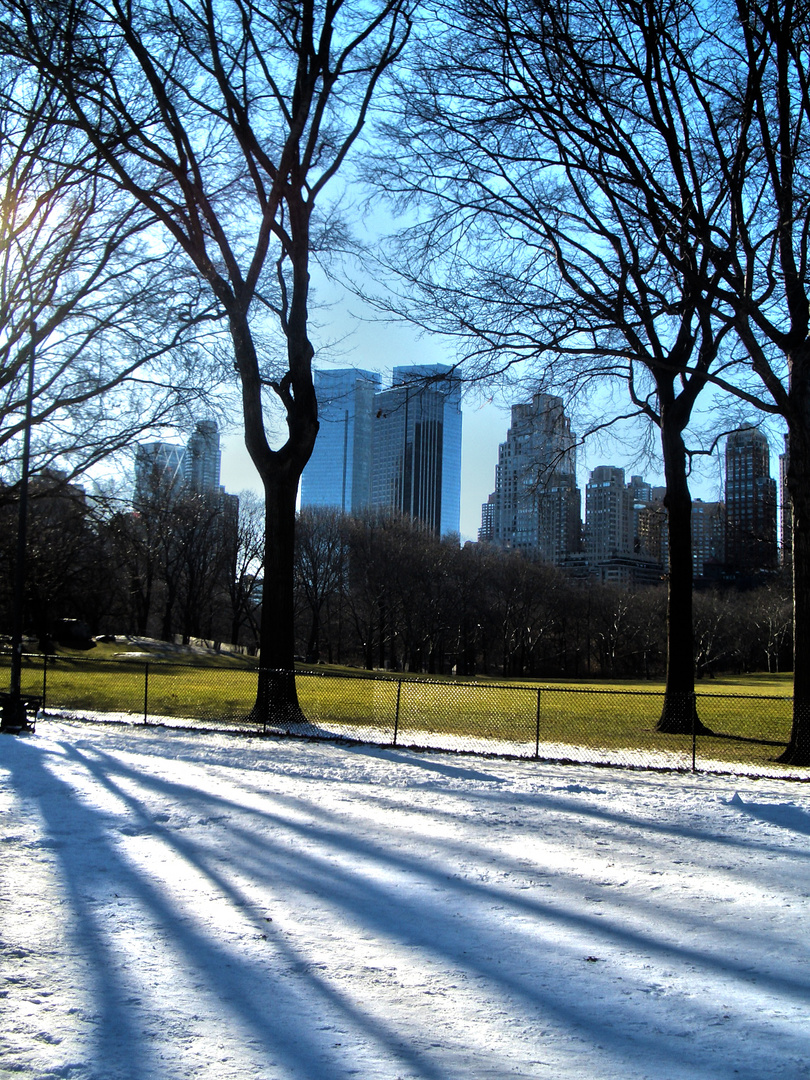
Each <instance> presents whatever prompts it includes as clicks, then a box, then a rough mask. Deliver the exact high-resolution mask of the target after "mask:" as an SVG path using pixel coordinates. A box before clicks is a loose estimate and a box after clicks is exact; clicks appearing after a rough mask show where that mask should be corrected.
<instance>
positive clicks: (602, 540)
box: [585, 465, 634, 563]
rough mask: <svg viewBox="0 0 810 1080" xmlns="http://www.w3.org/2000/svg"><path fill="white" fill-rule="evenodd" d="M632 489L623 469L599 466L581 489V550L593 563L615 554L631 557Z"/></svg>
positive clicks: (632, 540)
mask: <svg viewBox="0 0 810 1080" xmlns="http://www.w3.org/2000/svg"><path fill="white" fill-rule="evenodd" d="M633 507H634V500H633V489H632V487H626V486H625V482H624V469H618V468H616V467H615V466H614V465H599V466H597V468H595V469H594V470H593V472H592V473H591V478H590V480H589V481H588V484H587V486H586V488H585V551H586V552H587V554H588V558H589V560H591V561H592V562H593V563H599V562H603V561H604V560H606V559H609V558H611V557H612V556H616V555H620V556H621V555H632V554H633V547H634V535H633V534H634V530H633V524H634V522H633Z"/></svg>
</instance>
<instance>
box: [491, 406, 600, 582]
mask: <svg viewBox="0 0 810 1080" xmlns="http://www.w3.org/2000/svg"><path fill="white" fill-rule="evenodd" d="M576 441H577V438H576V435H574V434H573V432H572V431H571V424H570V421H569V419H568V417H567V416H566V415H565V409H564V405H563V401H562V398H559V397H554V396H553V395H551V394H542V393H538V394H534V395H533V397H532V400H531V401H530V402H523V403H520V404H518V405H513V406H512V413H511V425H510V427H509V430H508V431H507V434H506V442H503V443H501V445H500V447H499V449H498V464H497V466H496V468H495V490H494V491H493V492H492V494H491V495H490V496H489V499H488V500H487V502H486V503H484V505H483V507H482V509H481V528H480V529H479V532H478V539H479V540H480V541H485V542H487V543H491V544H497V545H498V546H500V547H508V548H514V549H516V550H518V551H525V552H526V553H527V554H532V555H539V556H540V557H541V558H543V559H546V560H547V561H548V562H551V563H554V564H555V565H558V564H560V563H561V562H562V561H563V560H564V559H565V558H566V557H567V556H569V555H571V554H573V553H576V552H578V551H579V550H580V546H581V543H580V532H581V522H580V505H581V497H580V491H579V488H578V487H577V483H576Z"/></svg>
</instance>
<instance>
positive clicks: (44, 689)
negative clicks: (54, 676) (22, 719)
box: [42, 652, 48, 716]
mask: <svg viewBox="0 0 810 1080" xmlns="http://www.w3.org/2000/svg"><path fill="white" fill-rule="evenodd" d="M47 693H48V654H47V653H46V652H45V653H43V654H42V715H43V716H44V715H45V701H46V696H47Z"/></svg>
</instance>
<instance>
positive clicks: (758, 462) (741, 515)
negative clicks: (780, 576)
mask: <svg viewBox="0 0 810 1080" xmlns="http://www.w3.org/2000/svg"><path fill="white" fill-rule="evenodd" d="M726 565H727V566H728V568H729V569H730V570H735V571H741V572H743V573H750V572H752V571H758V570H772V569H774V568H775V567H776V481H775V480H773V479H772V477H771V472H770V448H769V446H768V440H767V438H766V437H765V436H764V435H763V434H762V432H761V431H759V430H757V428H753V427H741V428H739V429H738V430H737V431H733V432H732V433H731V434H730V435H729V437H728V439H727V440H726Z"/></svg>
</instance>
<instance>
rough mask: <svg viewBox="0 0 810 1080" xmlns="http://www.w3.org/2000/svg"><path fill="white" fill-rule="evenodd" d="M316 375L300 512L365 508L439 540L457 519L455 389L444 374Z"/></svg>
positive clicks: (427, 367) (432, 368)
mask: <svg viewBox="0 0 810 1080" xmlns="http://www.w3.org/2000/svg"><path fill="white" fill-rule="evenodd" d="M380 386H381V379H380V376H379V375H378V374H377V373H376V372H368V371H362V370H360V369H358V368H350V369H344V370H336V371H316V372H315V389H316V393H317V395H318V403H319V417H320V422H321V427H320V431H319V433H318V439H317V441H316V443H315V450H314V452H313V455H312V457H311V459H310V461H309V463H308V465H307V467H306V469H305V470H304V474H303V477H302V483H301V505H302V506H304V507H307V506H335V507H338V508H339V509H341V510H344V511H345V512H346V513H357V512H359V511H362V510H364V509H366V508H373V509H377V510H382V511H392V512H398V513H403V514H407V515H409V516H411V517H414V518H417V519H418V520H420V521H422V522H424V523H425V525H427V526H428V527H429V528H430V529H432V530H433V531H435V532H436V533H438V534H440V535H447V534H448V533H457V532H458V530H459V523H460V513H461V385H460V382H459V380H458V379H456V378H453V377H452V375H451V369H450V368H449V367H445V366H443V365H433V364H421V365H414V366H409V367H397V368H394V372H393V385H392V386H391V387H390V388H389V389H387V390H381V389H380Z"/></svg>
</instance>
